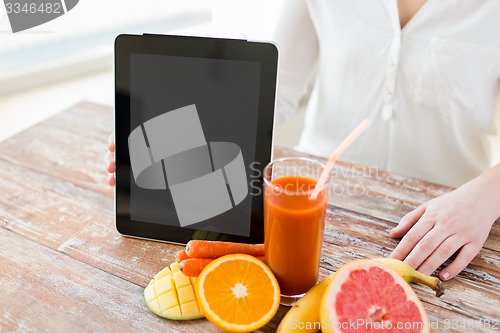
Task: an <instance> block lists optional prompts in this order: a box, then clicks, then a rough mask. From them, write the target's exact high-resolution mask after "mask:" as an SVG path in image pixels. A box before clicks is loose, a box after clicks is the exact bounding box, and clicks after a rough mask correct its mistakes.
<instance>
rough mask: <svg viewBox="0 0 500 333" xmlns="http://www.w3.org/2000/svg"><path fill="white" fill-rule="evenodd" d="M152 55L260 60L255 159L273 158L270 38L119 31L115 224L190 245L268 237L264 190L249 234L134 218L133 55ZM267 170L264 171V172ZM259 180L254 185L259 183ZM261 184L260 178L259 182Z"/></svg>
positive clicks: (125, 231)
mask: <svg viewBox="0 0 500 333" xmlns="http://www.w3.org/2000/svg"><path fill="white" fill-rule="evenodd" d="M134 53H135V54H150V55H151V54H153V55H167V56H180V57H194V58H209V59H228V60H244V61H256V62H259V63H260V64H261V75H260V93H259V106H258V118H257V119H258V120H257V132H258V133H257V142H256V153H255V160H254V161H256V162H258V164H256V165H258V166H259V168H260V171H262V170H263V168H264V167H265V166H266V165H267V163H269V161H270V160H271V158H272V142H273V139H272V135H273V126H274V109H275V98H276V84H277V68H278V50H277V48H276V46H275V45H273V44H271V43H261V42H251V41H246V40H237V39H223V38H207V37H188V36H172V35H119V36H118V37H117V38H116V39H115V146H116V152H115V159H116V162H117V168H116V187H115V206H116V214H115V217H116V228H117V230H118V232H119V233H121V234H122V235H125V236H132V237H140V238H146V239H154V240H160V241H166V242H171V243H179V244H185V243H187V242H188V241H189V240H191V239H193V238H208V239H221V240H229V241H235V242H246V243H262V242H263V241H264V223H263V199H262V191H260V195H258V197H256V198H253V200H252V217H251V227H250V236H249V237H244V236H234V235H229V234H213V233H210V232H208V233H207V232H199V233H197V234H195V236H193V235H194V232H193V231H194V230H193V229H188V228H181V227H173V226H166V225H161V224H155V223H147V222H140V221H134V220H132V219H131V218H130V175H131V170H130V158H129V152H128V148H126V147H128V135H129V134H130V57H131V54H134ZM260 174H262V172H261V173H260ZM255 185H257V184H253V185H252V186H255ZM257 186H259V187H261V186H262V182H261V181H260V179H259V182H258V185H257Z"/></svg>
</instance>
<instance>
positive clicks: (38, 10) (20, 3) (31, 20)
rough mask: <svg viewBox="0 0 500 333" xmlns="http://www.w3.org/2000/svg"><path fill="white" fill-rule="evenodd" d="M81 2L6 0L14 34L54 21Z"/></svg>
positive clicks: (75, 0) (66, 0)
mask: <svg viewBox="0 0 500 333" xmlns="http://www.w3.org/2000/svg"><path fill="white" fill-rule="evenodd" d="M78 1H79V0H4V4H5V10H6V11H7V16H8V17H9V22H10V27H11V28H12V32H14V33H15V32H19V31H23V30H27V29H31V28H33V27H36V26H39V25H41V24H44V23H47V22H49V21H52V20H53V19H55V18H58V17H59V16H62V15H64V14H66V13H67V12H69V11H70V10H72V9H73V8H75V6H76V5H77V4H78Z"/></svg>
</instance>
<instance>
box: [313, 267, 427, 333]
mask: <svg viewBox="0 0 500 333" xmlns="http://www.w3.org/2000/svg"><path fill="white" fill-rule="evenodd" d="M321 329H322V331H323V332H339V333H340V332H341V333H347V332H349V333H351V332H352V333H354V332H412V333H422V332H429V321H428V319H427V314H426V313H425V309H424V307H423V306H422V303H421V302H420V300H419V299H418V296H417V295H416V294H415V292H414V291H413V289H412V288H411V286H410V285H409V284H408V283H407V282H406V281H405V280H404V279H403V278H402V277H400V276H399V275H398V274H397V273H396V272H395V271H393V270H392V269H391V268H389V267H387V266H386V265H384V264H381V263H379V262H376V261H373V260H355V261H352V262H350V263H347V264H345V265H343V266H342V267H341V268H340V269H339V270H338V271H337V276H336V277H335V279H334V280H333V281H332V283H331V284H330V285H329V286H328V288H327V290H326V292H325V294H324V296H323V299H322V301H321Z"/></svg>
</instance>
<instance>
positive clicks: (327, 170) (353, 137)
mask: <svg viewBox="0 0 500 333" xmlns="http://www.w3.org/2000/svg"><path fill="white" fill-rule="evenodd" d="M370 125H371V121H370V120H369V119H368V118H366V119H365V120H363V121H362V122H361V123H360V124H359V125H358V127H356V128H355V129H354V130H353V131H352V132H351V133H349V135H348V136H347V137H346V138H345V139H344V141H342V142H341V143H340V145H338V147H337V148H335V149H334V150H333V151H332V153H331V154H330V157H329V158H328V161H327V162H326V167H325V169H323V172H322V173H321V175H320V176H319V179H318V182H317V183H316V186H315V187H314V189H313V191H312V192H311V195H310V196H309V199H310V200H315V199H316V198H317V197H318V194H319V192H321V190H323V188H324V187H325V185H326V184H325V183H326V180H327V179H328V175H329V174H330V171H332V168H333V165H334V164H335V162H337V158H338V157H339V156H340V154H342V153H343V152H344V150H346V149H347V147H349V146H350V145H351V144H352V143H353V142H354V141H355V140H356V139H357V138H358V137H359V136H360V135H361V134H362V133H363V132H364V131H365V130H366V129H367V128H368V127H369V126H370Z"/></svg>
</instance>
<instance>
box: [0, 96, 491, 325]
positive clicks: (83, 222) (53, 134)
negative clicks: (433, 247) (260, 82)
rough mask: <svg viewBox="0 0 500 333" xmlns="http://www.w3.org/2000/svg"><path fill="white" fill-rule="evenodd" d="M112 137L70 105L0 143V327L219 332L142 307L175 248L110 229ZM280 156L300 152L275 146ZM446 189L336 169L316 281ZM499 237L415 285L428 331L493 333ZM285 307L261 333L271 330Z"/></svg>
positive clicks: (378, 250)
mask: <svg viewBox="0 0 500 333" xmlns="http://www.w3.org/2000/svg"><path fill="white" fill-rule="evenodd" d="M112 130H113V113H112V109H111V108H109V107H105V106H100V105H96V104H91V103H80V104H78V105H76V106H74V107H72V108H70V109H68V110H66V111H64V112H62V113H60V114H58V115H56V116H54V117H52V118H50V119H48V120H46V121H44V122H42V123H40V124H38V125H36V126H34V127H32V128H30V129H28V130H26V131H25V132H22V133H20V134H18V135H16V136H14V137H12V138H10V139H8V140H6V141H4V142H2V143H0V170H1V172H0V189H1V192H0V226H1V228H0V267H1V270H2V272H1V274H0V283H1V286H2V293H0V332H28V331H29V332H32V331H33V332H110V331H113V332H114V331H117V332H218V330H217V329H216V328H215V327H214V326H212V325H211V324H210V323H208V322H207V321H206V320H196V321H191V322H175V321H169V320H165V319H161V318H159V317H157V316H155V315H153V314H152V313H150V312H149V311H148V310H147V308H146V307H145V305H144V303H143V300H142V290H143V288H144V287H145V286H146V285H147V283H148V282H149V280H150V279H151V278H152V277H153V276H154V275H155V274H156V273H157V272H158V271H159V270H161V269H162V268H163V267H165V266H167V265H168V264H170V263H171V262H172V261H173V260H174V254H175V252H176V251H177V250H179V249H180V248H181V247H180V246H178V245H172V244H165V243H159V242H154V241H146V240H139V239H133V238H127V237H123V236H121V235H119V234H118V232H117V231H116V229H115V226H114V213H113V205H114V200H113V189H112V188H109V187H108V186H107V185H106V184H105V181H106V174H105V171H104V162H103V157H104V154H105V152H106V149H107V148H106V147H107V137H108V135H109V133H111V132H112ZM281 156H306V155H304V154H301V153H298V152H296V151H294V150H291V149H285V148H282V147H276V148H275V157H281ZM313 158H314V157H313ZM450 190H452V189H451V188H447V187H444V186H440V185H437V184H431V183H427V182H423V181H419V180H416V179H412V178H407V177H402V176H398V175H394V174H390V173H387V172H384V171H382V170H377V169H374V168H367V167H362V166H356V165H352V164H348V163H342V162H340V163H338V164H337V165H336V166H335V169H334V171H333V177H332V181H331V187H330V192H331V193H330V200H329V207H328V213H327V221H326V229H325V238H324V247H323V255H322V259H321V272H320V274H321V276H322V277H324V276H326V275H328V274H330V273H332V272H334V271H336V270H337V269H338V268H339V267H340V266H341V265H342V264H343V263H345V262H347V261H350V260H352V259H357V258H374V257H381V256H387V255H388V254H389V253H390V252H391V251H392V249H393V248H394V247H395V246H396V245H397V243H398V240H395V239H392V238H390V237H389V236H388V230H389V229H391V228H392V227H394V225H395V224H396V223H397V222H398V221H399V219H400V218H401V217H402V216H403V215H404V214H406V213H407V212H409V211H410V210H412V209H413V208H415V207H417V206H418V205H420V204H421V203H423V202H425V201H427V200H429V199H431V198H434V197H436V196H439V195H441V194H444V193H446V192H448V191H450ZM471 223H473V221H471ZM499 240H500V226H499V223H498V222H497V223H496V224H495V225H494V227H493V229H492V232H491V233H490V236H489V238H488V240H487V242H486V244H485V246H484V248H483V249H482V250H481V252H480V253H479V255H478V256H477V257H476V258H475V259H474V260H473V262H472V263H471V264H470V265H469V266H468V267H467V268H466V269H465V270H464V271H463V272H462V273H461V274H460V275H458V276H457V277H456V278H455V279H453V280H451V281H448V282H446V288H447V290H446V292H445V294H444V295H443V296H442V297H441V298H437V297H435V296H434V294H433V292H432V291H431V290H430V289H428V288H426V287H420V286H414V288H415V290H416V292H417V294H418V296H419V297H420V299H421V300H422V301H423V303H424V307H425V308H426V310H427V312H428V314H429V319H430V321H431V324H433V325H434V328H436V329H435V331H436V332H490V331H491V332H495V331H500V322H499V321H500V316H499V309H500V259H499V258H500V256H499V254H500V242H499ZM286 311H287V308H285V307H280V309H279V311H278V313H277V314H276V316H275V318H274V319H273V320H272V321H271V322H270V323H269V324H268V325H266V326H265V327H263V328H262V329H261V330H260V331H261V332H274V331H275V330H276V327H277V325H278V324H279V322H280V320H281V318H282V317H283V316H284V314H285V313H286ZM486 323H492V324H491V325H489V327H488V325H487V324H486ZM436 325H438V326H436ZM494 325H496V326H495V327H494Z"/></svg>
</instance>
